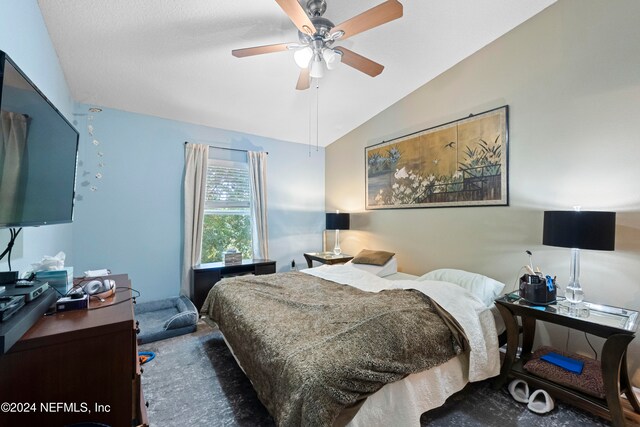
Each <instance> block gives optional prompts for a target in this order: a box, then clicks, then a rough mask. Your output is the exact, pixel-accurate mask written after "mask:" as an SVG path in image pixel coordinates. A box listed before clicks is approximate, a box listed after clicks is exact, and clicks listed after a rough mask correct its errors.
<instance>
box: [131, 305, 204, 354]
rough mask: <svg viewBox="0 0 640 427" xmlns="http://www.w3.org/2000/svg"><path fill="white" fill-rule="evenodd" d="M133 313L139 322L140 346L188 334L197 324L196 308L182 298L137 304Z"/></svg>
mask: <svg viewBox="0 0 640 427" xmlns="http://www.w3.org/2000/svg"><path fill="white" fill-rule="evenodd" d="M134 311H135V315H136V320H137V321H139V322H140V325H139V326H140V333H139V334H138V342H139V343H140V344H145V343H149V342H153V341H159V340H164V339H167V338H171V337H175V336H178V335H183V334H188V333H189V332H193V331H195V330H196V323H197V322H198V311H197V310H196V307H195V306H194V305H193V303H192V302H191V300H189V298H187V297H184V296H180V297H174V298H168V299H163V300H159V301H150V302H143V303H139V304H136V305H135V306H134Z"/></svg>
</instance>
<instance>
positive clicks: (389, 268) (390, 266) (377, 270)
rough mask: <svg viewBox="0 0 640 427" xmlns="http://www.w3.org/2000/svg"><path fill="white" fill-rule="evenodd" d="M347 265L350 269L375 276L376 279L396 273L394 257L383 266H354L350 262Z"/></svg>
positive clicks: (396, 265) (396, 261) (396, 263)
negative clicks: (356, 269) (357, 269)
mask: <svg viewBox="0 0 640 427" xmlns="http://www.w3.org/2000/svg"><path fill="white" fill-rule="evenodd" d="M347 264H348V265H350V266H352V267H355V268H359V269H360V270H362V271H367V272H369V273H371V274H375V275H376V276H378V277H386V276H389V275H391V274H394V273H397V272H398V260H397V259H396V257H395V255H394V256H393V257H391V259H390V260H389V261H387V263H386V264H384V265H372V264H355V263H353V262H351V261H348V262H347Z"/></svg>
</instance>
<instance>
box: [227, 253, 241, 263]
mask: <svg viewBox="0 0 640 427" xmlns="http://www.w3.org/2000/svg"><path fill="white" fill-rule="evenodd" d="M224 263H225V264H227V265H229V264H231V265H234V264H242V254H241V253H240V252H225V254H224Z"/></svg>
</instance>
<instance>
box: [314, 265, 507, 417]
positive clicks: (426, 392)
mask: <svg viewBox="0 0 640 427" xmlns="http://www.w3.org/2000/svg"><path fill="white" fill-rule="evenodd" d="M311 270H316V271H309V270H305V273H307V274H312V275H317V276H319V277H323V278H325V279H328V280H332V281H336V282H337V283H342V284H350V285H352V286H356V287H358V288H360V289H362V290H368V291H370V292H378V291H380V290H382V289H387V288H389V287H393V288H418V286H417V284H416V286H412V285H413V284H414V283H415V282H414V281H413V279H415V278H416V277H417V276H413V275H410V274H406V273H400V272H399V273H395V274H392V275H390V276H387V277H385V278H383V279H381V280H383V281H384V280H390V281H391V282H392V283H393V282H394V281H399V282H400V283H394V284H392V285H390V286H389V285H385V284H384V283H383V282H380V280H378V279H379V278H377V277H376V276H373V275H371V276H372V277H366V276H363V275H362V274H361V273H360V272H352V271H349V270H348V266H321V267H317V268H316V269H311ZM374 277H375V278H374ZM349 282H350V283H349ZM402 282H405V283H406V284H407V285H406V286H405V284H404V283H402ZM447 285H450V284H447ZM443 286H444V285H443ZM453 286H455V285H453ZM419 290H421V289H419ZM451 290H454V289H451ZM438 297H440V298H441V296H438ZM436 301H438V298H436ZM438 303H439V304H440V305H442V306H443V308H445V309H447V310H449V308H448V307H447V306H446V305H445V304H444V301H442V302H441V301H438ZM496 311H497V309H496ZM451 314H454V315H455V313H451ZM492 314H493V312H492ZM498 314H499V313H498ZM489 317H490V318H491V317H493V316H489ZM486 320H487V319H486V313H485V323H487V324H489V325H488V327H487V328H486V330H485V329H483V331H482V332H483V333H485V334H493V336H491V337H489V339H488V343H487V346H488V347H489V346H495V349H493V350H495V352H488V353H492V355H490V356H487V357H488V360H486V361H485V362H486V363H485V364H484V365H486V366H482V367H481V368H478V367H476V369H475V370H474V371H473V372H472V375H473V377H474V378H472V380H475V381H478V380H481V379H485V378H488V377H490V376H494V375H497V374H498V372H499V360H497V359H496V357H497V333H496V332H497V331H496V330H495V328H493V329H492V328H491V325H490V324H493V325H494V326H495V322H490V321H489V322H486ZM462 326H463V327H464V326H465V325H464V323H463V324H462ZM465 330H466V328H465ZM476 346H477V343H476ZM480 347H482V346H480ZM472 348H473V347H472ZM481 358H482V357H481ZM476 359H477V355H476ZM475 364H476V365H478V362H477V361H476V363H475ZM480 365H483V363H480ZM469 373H470V365H469V354H468V353H462V354H459V355H458V356H456V357H454V358H452V359H451V360H449V361H448V362H446V363H443V364H442V365H439V366H436V367H434V368H432V369H428V370H426V371H422V372H418V373H415V374H411V375H409V376H407V377H405V378H403V379H402V380H400V381H396V382H393V383H390V384H386V385H385V386H383V387H382V388H381V389H380V390H378V391H377V392H376V393H374V394H372V395H371V396H369V397H368V398H367V399H366V400H365V402H364V404H363V405H362V407H361V408H360V410H359V411H358V412H357V413H356V415H355V417H354V418H353V419H352V420H351V421H350V422H349V424H347V426H348V427H371V426H381V427H382V426H391V425H393V426H398V427H412V426H419V425H420V416H421V415H422V414H423V413H425V412H427V411H430V410H431V409H435V408H437V407H440V406H442V405H443V404H444V403H445V401H446V400H447V399H448V398H449V397H450V396H452V395H453V394H455V393H457V392H458V391H460V390H462V389H463V388H464V386H465V385H466V384H467V383H468V382H469V377H470V374H469Z"/></svg>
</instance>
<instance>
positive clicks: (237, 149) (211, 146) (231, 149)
mask: <svg viewBox="0 0 640 427" xmlns="http://www.w3.org/2000/svg"><path fill="white" fill-rule="evenodd" d="M188 143H189V141H185V142H184V145H187V144H188ZM207 145H208V144H207ZM209 148H218V149H220V150H229V151H240V152H242V153H248V152H249V150H241V149H239V148H229V147H217V146H215V145H209ZM265 153H267V155H268V154H269V152H268V151H265Z"/></svg>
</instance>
